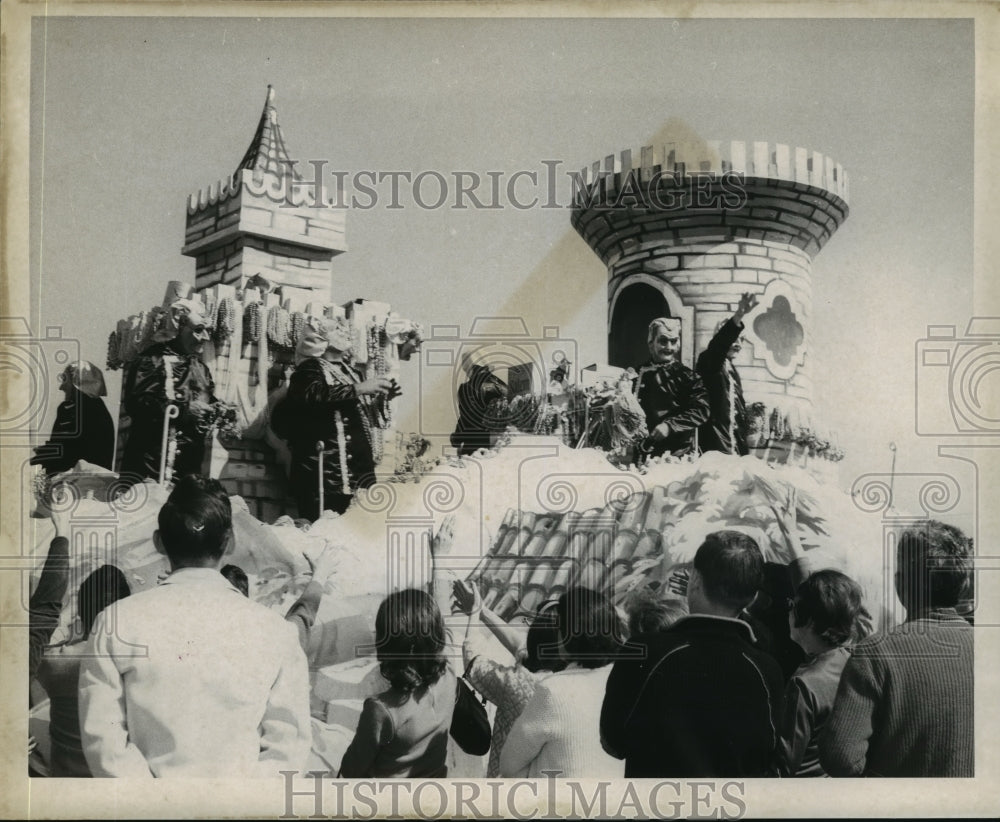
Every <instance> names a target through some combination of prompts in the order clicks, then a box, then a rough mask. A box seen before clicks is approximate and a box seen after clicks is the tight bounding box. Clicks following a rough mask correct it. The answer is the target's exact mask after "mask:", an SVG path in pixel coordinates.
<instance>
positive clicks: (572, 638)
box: [556, 585, 624, 668]
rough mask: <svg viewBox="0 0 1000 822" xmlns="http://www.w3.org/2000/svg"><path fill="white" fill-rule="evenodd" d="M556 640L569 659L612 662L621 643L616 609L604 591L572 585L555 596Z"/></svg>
mask: <svg viewBox="0 0 1000 822" xmlns="http://www.w3.org/2000/svg"><path fill="white" fill-rule="evenodd" d="M556 616H557V617H558V619H559V642H560V643H561V645H562V647H563V651H564V652H565V655H566V657H567V659H568V661H569V662H575V663H576V664H578V665H580V666H582V667H584V668H600V667H602V666H604V665H607V664H609V663H610V662H613V661H614V659H615V657H616V656H617V654H618V652H619V651H620V649H621V647H622V645H623V644H624V637H623V636H622V624H621V620H620V619H619V618H618V612H617V611H616V610H615V607H614V605H612V604H611V600H609V599H608V598H607V597H606V596H604V594H601V593H598V592H597V591H592V590H590V589H589V588H584V587H582V586H579V585H578V586H576V587H574V588H570V589H569V590H568V591H567V592H566V593H565V594H563V595H562V596H561V597H559V602H558V604H557V605H556Z"/></svg>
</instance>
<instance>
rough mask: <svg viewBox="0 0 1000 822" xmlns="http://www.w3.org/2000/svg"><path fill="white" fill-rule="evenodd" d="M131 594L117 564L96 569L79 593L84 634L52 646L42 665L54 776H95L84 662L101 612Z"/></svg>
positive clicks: (51, 771)
mask: <svg viewBox="0 0 1000 822" xmlns="http://www.w3.org/2000/svg"><path fill="white" fill-rule="evenodd" d="M129 593H131V592H130V590H129V587H128V582H127V581H126V579H125V575H124V574H123V573H122V572H121V571H120V570H119V569H118V568H116V567H115V566H113V565H102V566H101V567H100V568H98V569H97V570H96V571H94V572H93V573H92V574H91V575H90V576H88V577H87V578H86V579H85V580H84V581H83V583H82V584H81V585H80V591H79V594H78V596H77V612H78V616H79V619H80V629H81V634H80V636H78V637H77V638H75V639H72V640H71V641H69V642H68V643H66V644H63V645H57V646H52V647H50V648H49V649H48V651H47V652H46V654H45V656H44V657H43V659H42V663H41V665H40V666H39V668H38V681H39V682H40V683H41V685H42V687H43V688H45V691H46V693H48V695H49V736H50V738H51V740H52V746H51V761H50V767H49V775H50V776H57V777H89V776H90V775H91V773H90V768H89V767H88V766H87V760H86V757H85V756H84V753H83V745H82V742H81V740H80V688H79V681H80V664H81V662H82V661H83V658H84V655H85V654H86V652H87V639H88V638H89V637H90V634H91V631H92V629H93V627H94V620H95V619H97V615H98V614H99V613H101V611H103V610H104V609H105V608H106V607H108V606H109V605H110V604H111V603H113V602H117V601H118V600H120V599H124V598H125V597H127V596H128V595H129Z"/></svg>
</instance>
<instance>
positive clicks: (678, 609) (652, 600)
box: [625, 587, 688, 636]
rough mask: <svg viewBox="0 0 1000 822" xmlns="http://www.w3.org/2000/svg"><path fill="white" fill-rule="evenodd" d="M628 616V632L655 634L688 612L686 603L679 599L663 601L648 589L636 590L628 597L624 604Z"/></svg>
mask: <svg viewBox="0 0 1000 822" xmlns="http://www.w3.org/2000/svg"><path fill="white" fill-rule="evenodd" d="M625 612H626V613H627V614H628V632H629V635H630V636H635V635H636V634H655V633H658V632H659V631H663V630H665V629H667V628H669V627H670V626H671V625H673V624H674V623H675V622H676V621H677V620H678V619H680V618H681V617H682V616H685V615H686V614H687V612H688V610H687V603H685V602H684V601H683V600H680V599H671V600H665V599H662V598H661V597H659V596H657V595H656V592H655V591H653V590H651V589H650V588H645V587H643V588H637V589H636V590H635V591H633V592H631V593H630V594H629V595H628V599H627V600H626V603H625Z"/></svg>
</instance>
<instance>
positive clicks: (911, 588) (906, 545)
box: [896, 520, 973, 611]
mask: <svg viewBox="0 0 1000 822" xmlns="http://www.w3.org/2000/svg"><path fill="white" fill-rule="evenodd" d="M972 550H973V546H972V540H971V539H970V538H969V537H967V536H966V535H965V534H964V533H962V531H961V530H960V529H958V528H956V527H955V526H953V525H946V524H945V523H943V522H938V521H937V520H926V521H924V522H922V523H920V524H919V525H915V526H913V527H911V528H907V529H906V530H905V531H903V532H902V533H901V534H900V535H899V542H898V544H897V548H896V569H897V570H896V590H897V592H898V593H899V597H900V599H901V600H902V602H903V605H904V606H905V607H906V609H907V610H908V611H911V610H914V611H920V610H923V609H925V608H953V607H954V606H955V605H957V604H958V602H959V601H960V600H961V599H962V598H963V597H965V596H968V594H969V583H970V582H971V578H972Z"/></svg>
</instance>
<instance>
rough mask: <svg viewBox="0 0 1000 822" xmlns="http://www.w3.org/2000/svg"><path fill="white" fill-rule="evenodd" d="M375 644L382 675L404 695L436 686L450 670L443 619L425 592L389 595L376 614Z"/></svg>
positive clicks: (414, 591) (412, 591) (432, 600)
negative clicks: (447, 669) (448, 669)
mask: <svg viewBox="0 0 1000 822" xmlns="http://www.w3.org/2000/svg"><path fill="white" fill-rule="evenodd" d="M375 641H376V656H377V657H378V660H379V662H380V663H381V666H380V668H381V671H382V676H384V677H385V678H386V679H387V680H388V681H389V683H390V684H391V685H392V687H393V688H395V689H396V690H398V691H402V692H403V693H411V692H413V691H415V690H417V689H418V688H422V687H424V686H427V685H432V684H434V683H435V682H437V681H438V679H440V678H441V675H442V674H443V673H444V670H445V668H446V667H447V664H448V663H447V661H446V660H445V658H444V647H445V630H444V620H443V619H442V618H441V611H440V610H439V609H438V606H437V603H436V602H434V599H433V597H431V596H430V594H428V593H427V592H426V591H419V590H417V589H415V588H410V589H407V590H405V591H396V592H395V593H392V594H389V596H387V597H386V598H385V599H384V600H383V601H382V604H381V605H380V606H379V609H378V613H377V614H376V615H375Z"/></svg>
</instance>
